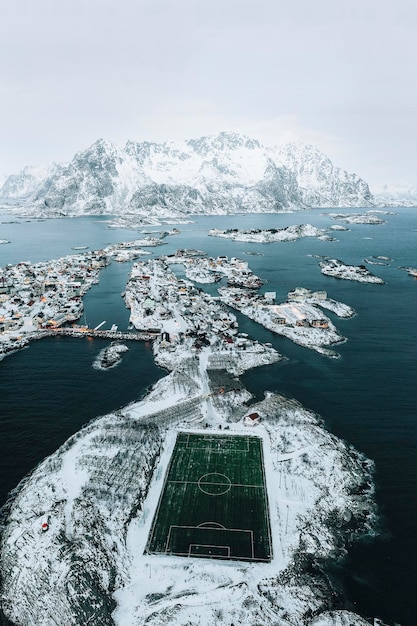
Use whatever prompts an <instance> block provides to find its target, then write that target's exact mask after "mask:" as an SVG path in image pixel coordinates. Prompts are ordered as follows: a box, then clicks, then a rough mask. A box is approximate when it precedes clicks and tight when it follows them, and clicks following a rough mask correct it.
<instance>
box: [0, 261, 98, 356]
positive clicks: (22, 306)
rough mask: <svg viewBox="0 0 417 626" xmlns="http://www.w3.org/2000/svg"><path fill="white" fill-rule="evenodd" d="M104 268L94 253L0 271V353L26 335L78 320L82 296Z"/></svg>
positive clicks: (81, 307)
mask: <svg viewBox="0 0 417 626" xmlns="http://www.w3.org/2000/svg"><path fill="white" fill-rule="evenodd" d="M106 264H107V257H106V255H105V254H104V253H103V252H102V251H96V252H86V253H83V254H75V255H69V256H66V257H63V258H61V259H58V260H53V261H48V262H42V263H30V262H28V261H23V262H21V263H17V264H16V265H6V266H5V267H3V268H0V353H1V352H2V351H3V352H7V351H8V350H9V349H10V343H11V342H13V341H14V342H18V341H19V340H20V339H21V337H22V336H24V335H25V334H27V333H31V332H33V331H36V330H38V329H45V328H56V327H58V326H61V325H62V324H64V323H65V322H68V321H74V320H76V319H79V318H80V317H81V315H82V312H83V302H82V296H83V295H84V294H85V293H86V291H87V290H88V289H89V288H90V287H91V285H92V284H94V283H96V282H98V275H99V270H100V268H102V267H104V266H105V265H106Z"/></svg>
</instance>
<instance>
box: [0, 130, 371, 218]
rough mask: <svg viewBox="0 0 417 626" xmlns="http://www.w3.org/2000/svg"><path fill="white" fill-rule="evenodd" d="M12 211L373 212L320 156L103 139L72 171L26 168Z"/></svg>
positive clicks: (242, 141)
mask: <svg viewBox="0 0 417 626" xmlns="http://www.w3.org/2000/svg"><path fill="white" fill-rule="evenodd" d="M0 197H1V198H2V199H3V200H6V201H7V202H8V203H10V202H14V203H17V204H18V205H20V206H21V207H22V206H23V207H24V210H25V212H27V213H31V214H34V215H39V216H41V215H43V216H64V215H85V214H95V215H97V214H118V215H125V214H138V215H141V214H146V215H147V216H150V217H151V216H152V217H168V216H169V217H172V216H183V215H185V214H229V213H238V212H239V213H241V212H247V213H249V212H250V213H254V212H255V213H261V212H262V213H263V212H276V211H283V210H289V209H295V208H298V209H300V208H309V207H348V206H363V207H365V206H373V205H374V199H373V197H372V194H371V193H370V191H369V187H368V185H367V183H366V182H365V181H364V180H362V179H361V178H360V177H359V176H357V175H356V174H349V173H348V172H346V171H344V170H342V169H340V168H338V167H336V166H334V165H333V163H332V162H331V160H330V159H329V158H328V157H327V156H325V155H324V154H322V153H321V152H320V151H319V150H318V149H317V148H316V147H314V146H312V145H305V144H302V143H287V144H283V145H281V146H277V147H275V148H268V147H265V146H262V145H261V144H260V143H259V142H258V141H257V140H255V139H250V138H248V137H246V136H244V135H240V134H237V133H234V132H222V133H219V134H218V135H215V136H208V137H201V138H199V139H190V140H187V141H181V142H169V143H162V144H157V143H152V142H147V141H145V142H141V143H137V142H134V141H128V142H127V144H126V145H125V146H124V148H119V147H117V146H115V145H114V144H112V143H110V142H108V141H105V140H103V139H99V140H98V141H96V142H95V143H94V144H93V145H92V146H91V147H89V148H87V149H86V150H83V151H81V152H78V153H77V154H76V155H75V156H74V158H73V159H72V161H71V162H69V163H66V164H59V163H53V164H52V165H51V166H49V167H43V168H32V167H25V168H24V169H23V170H22V171H21V172H20V173H19V174H16V175H12V176H9V177H8V178H7V179H6V181H5V182H4V184H3V187H2V188H1V190H0Z"/></svg>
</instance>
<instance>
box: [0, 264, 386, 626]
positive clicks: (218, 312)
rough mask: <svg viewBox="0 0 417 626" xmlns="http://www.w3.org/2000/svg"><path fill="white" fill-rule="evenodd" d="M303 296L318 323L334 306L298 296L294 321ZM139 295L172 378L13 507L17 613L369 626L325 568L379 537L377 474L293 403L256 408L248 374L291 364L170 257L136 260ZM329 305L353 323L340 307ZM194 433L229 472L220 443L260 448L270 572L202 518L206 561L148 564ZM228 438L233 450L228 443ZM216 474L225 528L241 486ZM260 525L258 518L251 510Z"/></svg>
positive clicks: (58, 464)
mask: <svg viewBox="0 0 417 626" xmlns="http://www.w3.org/2000/svg"><path fill="white" fill-rule="evenodd" d="M233 289H236V288H233ZM248 292H249V290H246V292H245V293H248ZM232 293H234V292H232ZM291 298H292V301H291ZM297 298H298V299H303V306H304V307H307V308H308V310H310V309H309V307H311V309H312V310H314V316H315V317H317V311H316V309H314V307H315V304H313V303H314V302H315V301H316V300H321V301H322V302H323V301H325V302H327V296H326V297H324V295H323V294H320V293H317V292H316V293H314V292H309V291H308V290H305V291H303V290H301V289H298V290H294V292H292V295H291V296H290V297H289V301H288V307H289V309H290V308H291V306H294V307H295V306H296V301H297ZM125 299H126V304H127V306H128V307H129V308H130V310H131V315H130V319H131V322H132V323H133V324H134V325H135V327H136V328H137V329H146V330H150V329H151V328H154V327H157V328H158V329H159V331H160V332H159V335H158V338H157V339H155V341H154V343H153V350H154V354H155V358H156V360H157V362H158V363H159V364H161V365H162V366H163V367H165V368H166V369H167V370H169V371H170V373H169V374H167V376H165V378H163V379H161V380H160V381H159V382H158V383H156V384H155V385H154V387H153V388H152V389H151V390H150V392H149V393H148V395H147V396H146V397H144V398H143V399H142V400H139V401H137V402H135V403H132V404H130V405H128V406H126V407H124V408H122V409H120V410H118V411H116V412H114V413H111V414H109V415H106V416H103V417H101V418H98V419H95V420H94V421H93V422H91V423H90V424H88V425H87V426H86V427H84V428H83V429H82V430H81V431H80V432H78V433H77V434H75V435H74V436H73V437H71V438H70V439H69V440H68V441H67V442H66V443H65V444H64V445H63V446H61V448H59V450H57V452H55V453H54V454H53V455H51V456H50V457H48V458H47V459H45V460H44V461H43V462H42V463H40V465H39V466H38V467H37V468H36V469H35V470H34V471H33V472H32V474H31V475H30V476H28V477H27V478H26V479H24V480H23V481H22V482H21V484H20V485H19V487H18V488H17V489H16V490H15V492H14V493H13V496H12V497H11V499H10V500H9V502H8V503H7V505H6V507H5V509H4V510H3V519H4V526H3V532H2V538H1V557H0V569H1V577H2V589H1V593H2V610H3V612H4V614H5V616H6V617H7V618H8V619H10V620H12V621H13V622H14V623H16V624H21V625H27V626H29V625H31V624H39V625H41V624H45V625H48V626H49V625H50V624H51V625H52V624H66V625H69V626H71V625H74V626H79V625H80V624H88V623H92V624H102V625H108V626H114V625H118V626H141V625H145V624H146V625H148V626H162V625H163V624H166V625H168V624H170V625H171V624H175V625H178V626H185V625H186V624H201V625H202V626H203V625H204V626H215V625H216V624H217V625H224V626H231V625H232V624H237V623H242V624H244V623H246V624H253V625H255V624H258V623H262V624H265V625H270V626H276V625H277V624H279V625H281V624H282V625H287V624H292V625H293V626H341V625H346V624H350V625H351V626H366V625H367V624H368V622H366V621H365V620H364V619H362V618H361V617H359V616H357V615H355V614H353V613H351V612H350V611H346V610H343V608H344V600H343V595H342V593H341V592H340V590H338V588H337V585H336V583H335V582H334V581H333V582H332V579H331V578H330V577H329V576H327V575H326V564H327V563H328V562H330V561H333V562H334V561H338V560H339V559H342V558H343V556H344V555H345V554H346V550H347V548H348V546H349V544H350V543H351V542H352V541H354V540H356V539H357V538H358V537H359V536H361V535H363V534H372V533H374V532H375V520H376V516H375V507H374V502H373V481H372V473H373V466H372V463H371V462H370V461H369V460H368V459H366V458H365V457H364V456H363V455H361V454H359V453H358V452H357V451H355V450H354V449H353V448H352V447H350V446H348V445H346V444H345V443H343V442H342V441H340V440H339V439H337V438H336V437H334V436H333V435H331V434H330V433H329V432H327V431H326V430H325V429H324V428H323V425H322V423H321V420H320V418H319V416H317V415H315V414H314V413H312V412H311V411H309V410H307V409H305V408H304V407H302V406H301V405H300V404H299V403H298V402H296V401H295V400H292V399H289V398H285V397H283V396H281V395H278V394H274V393H270V392H265V396H264V399H263V400H260V401H258V402H256V403H253V401H252V402H251V395H250V393H249V392H248V391H247V390H246V389H245V388H244V386H243V384H242V382H241V381H240V380H239V374H240V373H241V372H243V371H245V370H246V369H249V368H251V367H256V366H259V365H261V364H264V363H270V362H273V361H276V360H278V359H280V358H281V357H280V355H279V354H278V353H277V352H276V351H275V350H274V349H273V348H271V347H269V346H265V345H263V344H261V343H258V342H255V341H253V340H251V339H250V338H249V337H247V336H245V335H242V334H240V333H239V328H238V325H237V322H236V318H235V317H234V315H233V314H232V313H230V312H228V311H226V310H225V309H223V307H222V306H221V304H220V303H219V302H218V301H216V300H215V299H213V298H212V297H210V296H209V295H208V294H204V293H203V292H200V291H199V290H198V289H197V288H196V287H195V286H194V285H193V284H192V283H189V281H186V280H182V279H178V278H177V277H176V276H175V274H173V273H172V272H171V271H170V270H169V263H168V261H167V260H151V261H146V262H139V263H136V264H135V266H134V267H133V268H132V272H131V276H130V279H129V283H128V285H127V287H126V294H125ZM308 300H310V301H311V302H308ZM327 305H328V307H329V308H332V310H336V311H337V310H339V313H340V314H344V315H349V314H350V313H351V311H349V310H348V309H346V310H345V309H343V307H342V308H340V307H339V306H337V305H336V304H335V303H334V301H331V300H330V301H329V302H327ZM180 436H181V437H182V438H183V439H184V438H185V441H188V439H187V438H188V437H190V438H191V436H193V437H194V439H195V438H196V439H195V440H196V441H198V442H200V443H199V444H198V446H200V445H202V442H203V443H204V442H205V443H204V445H206V446H208V458H212V457H213V455H214V457H215V458H217V459H218V460H217V461H215V462H216V463H220V462H221V458H222V457H221V456H218V457H217V456H216V454H215V453H214V448H213V446H216V449H217V448H218V447H219V446H220V450H221V451H222V455H226V456H227V454H231V455H232V457H233V455H234V454H237V452H238V451H239V450H240V454H243V458H244V455H245V454H246V452H245V451H246V450H247V448H246V446H248V445H249V442H253V441H255V442H257V445H258V446H260V448H261V449H262V450H263V455H261V461H262V469H261V467H260V471H261V472H262V475H263V477H264V478H263V481H264V482H265V488H266V494H267V496H266V497H267V502H269V505H268V507H267V508H268V515H269V534H270V543H271V550H270V554H269V557H268V558H266V559H265V560H264V561H262V560H261V561H259V560H256V559H253V558H252V557H248V558H239V557H238V558H230V559H229V558H228V556H227V555H228V553H227V546H224V545H223V544H222V545H219V540H217V541H216V542H215V544H216V545H214V546H213V545H205V544H207V543H210V541H209V542H207V541H204V540H202V539H201V537H202V536H204V533H208V534H207V537H208V536H214V535H216V532H217V533H219V535H218V537H219V538H220V536H223V535H224V533H225V532H226V533H227V532H229V533H230V532H232V531H230V530H229V531H227V523H225V524H226V525H223V526H222V525H221V524H219V523H218V522H217V521H216V522H208V521H207V518H205V519H204V518H203V519H202V520H201V523H200V522H199V521H198V511H196V510H194V512H192V511H191V510H190V511H189V515H193V516H194V518H193V520H194V521H193V522H192V524H191V525H189V526H188V528H191V529H194V530H193V532H195V533H196V534H197V535H198V536H199V540H198V545H197V546H196V545H194V544H192V545H190V546H189V550H191V549H192V550H194V551H196V554H195V556H193V555H192V556H190V552H188V554H187V555H186V556H178V555H177V552H175V550H174V549H173V548H171V549H168V547H167V548H165V551H164V552H163V553H160V554H152V553H150V552H149V537H150V536H151V534H152V532H153V529H154V528H155V523H156V520H157V516H158V514H159V512H160V511H161V504H160V502H161V494H162V491H163V489H164V485H165V482H166V481H165V482H164V477H166V472H167V467H172V458H173V454H174V450H175V446H176V442H177V441H178V438H179V437H180ZM190 441H191V439H190ZM225 442H232V444H233V445H232V449H230V448H229V449H228V448H226V447H222V446H226V443H225ZM196 445H197V444H196ZM227 445H231V443H228V444H227ZM211 450H212V452H210V451H211ZM232 457H230V458H232ZM225 458H226V457H225ZM170 459H171V461H170ZM187 471H190V472H192V465H190V466H189V468H188V469H187ZM212 471H213V470H212ZM231 471H232V470H231V468H230V470H229V471H228V473H230V472H231ZM205 476H215V477H216V479H215V480H213V481H212V482H208V480H207V478H205ZM205 476H201V478H200V479H199V481H198V486H199V488H198V489H197V491H196V493H197V494H200V495H199V497H200V499H201V498H204V497H205V496H204V493H207V489H210V490H212V491H210V492H209V493H210V495H209V496H207V497H208V498H209V501H210V503H211V504H210V506H211V518H210V519H211V520H213V519H214V518H216V516H217V515H218V511H219V510H221V509H219V508H218V507H219V506H220V504H219V503H220V502H222V498H225V497H233V494H234V493H236V494H238V493H239V491H231V494H232V495H231V496H228V495H227V494H228V493H229V491H230V490H231V489H232V488H233V489H237V490H239V489H240V488H241V487H242V485H232V484H231V481H230V479H229V478H228V476H227V475H223V474H218V473H217V474H205ZM203 479H204V480H205V482H204V483H203V482H202V481H203ZM227 481H228V482H227ZM240 482H241V481H240ZM188 484H189V485H191V487H190V488H192V485H193V483H188ZM201 485H204V488H200V486H201ZM201 493H203V495H201ZM232 501H233V500H231V502H232ZM216 503H217V504H216ZM177 504H178V502H177ZM235 506H237V505H236V504H235ZM252 506H253V505H252ZM216 511H217V513H216ZM248 514H249V515H250V510H248V509H247V507H246V509H245V508H242V509H241V510H240V515H241V516H242V515H243V516H247V515H248ZM189 519H190V522H191V519H192V518H191V517H190V518H189ZM203 522H204V523H203ZM245 523H246V522H245V521H244V520H242V524H243V526H241V528H242V529H244V528H247V526H245V525H244V524H245ZM213 524H214V526H213ZM171 528H172V527H171ZM182 528H183V527H182ZM232 528H233V529H234V531H235V530H236V527H232ZM187 532H188V531H187ZM239 532H241V533H243V534H244V533H246V532H247V531H246V530H241V531H239ZM170 533H171V531H170ZM166 541H167V545H168V544H169V545H171V544H170V541H171V539H170V537H167V539H166ZM255 541H256V535H255ZM220 543H222V542H221V541H220ZM252 545H253V544H252ZM213 550H214V555H213V554H211V551H213ZM229 550H230V548H229ZM192 554H194V552H193V553H192ZM252 554H253V548H252Z"/></svg>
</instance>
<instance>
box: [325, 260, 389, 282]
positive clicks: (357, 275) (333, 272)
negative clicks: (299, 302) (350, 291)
mask: <svg viewBox="0 0 417 626" xmlns="http://www.w3.org/2000/svg"><path fill="white" fill-rule="evenodd" d="M319 265H320V268H321V273H322V274H325V275H326V276H333V277H334V278H341V279H343V280H355V281H357V282H358V283H376V284H379V285H383V284H384V281H383V280H382V278H379V277H378V276H375V275H374V274H372V272H370V271H369V270H368V269H367V267H366V266H365V265H347V264H346V263H344V262H343V261H339V259H326V260H325V261H320V262H319Z"/></svg>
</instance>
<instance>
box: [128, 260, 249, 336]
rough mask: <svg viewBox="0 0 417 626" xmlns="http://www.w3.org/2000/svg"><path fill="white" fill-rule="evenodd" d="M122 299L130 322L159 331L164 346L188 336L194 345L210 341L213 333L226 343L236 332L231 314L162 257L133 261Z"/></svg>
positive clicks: (234, 319)
mask: <svg viewBox="0 0 417 626" xmlns="http://www.w3.org/2000/svg"><path fill="white" fill-rule="evenodd" d="M125 301H126V305H127V306H128V307H129V308H130V309H131V315H130V320H131V322H132V324H133V325H134V326H135V327H136V328H137V329H138V330H145V331H149V332H152V331H154V332H159V333H161V336H160V341H161V342H162V343H164V344H165V345H166V347H169V346H168V344H170V345H171V346H173V345H174V344H176V343H181V342H182V341H183V340H184V338H185V337H192V338H193V339H194V346H195V347H197V348H198V347H201V346H202V345H204V344H207V345H208V344H210V343H212V340H213V335H214V336H217V337H218V338H220V339H222V340H223V341H224V342H226V343H228V342H233V339H232V336H233V335H235V334H236V333H237V322H236V317H235V315H233V314H232V313H230V312H228V311H226V310H224V308H223V307H221V306H219V304H218V302H216V300H214V299H213V298H212V297H211V296H210V295H209V294H207V293H205V292H203V291H201V289H199V288H197V287H196V286H195V285H194V284H193V283H191V282H190V281H188V280H186V279H182V278H178V277H177V276H176V275H175V274H174V272H172V271H171V270H170V268H169V261H167V260H166V259H151V260H149V261H142V262H138V263H135V265H134V266H133V267H132V270H131V274H130V279H129V282H128V284H127V287H126V292H125Z"/></svg>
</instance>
